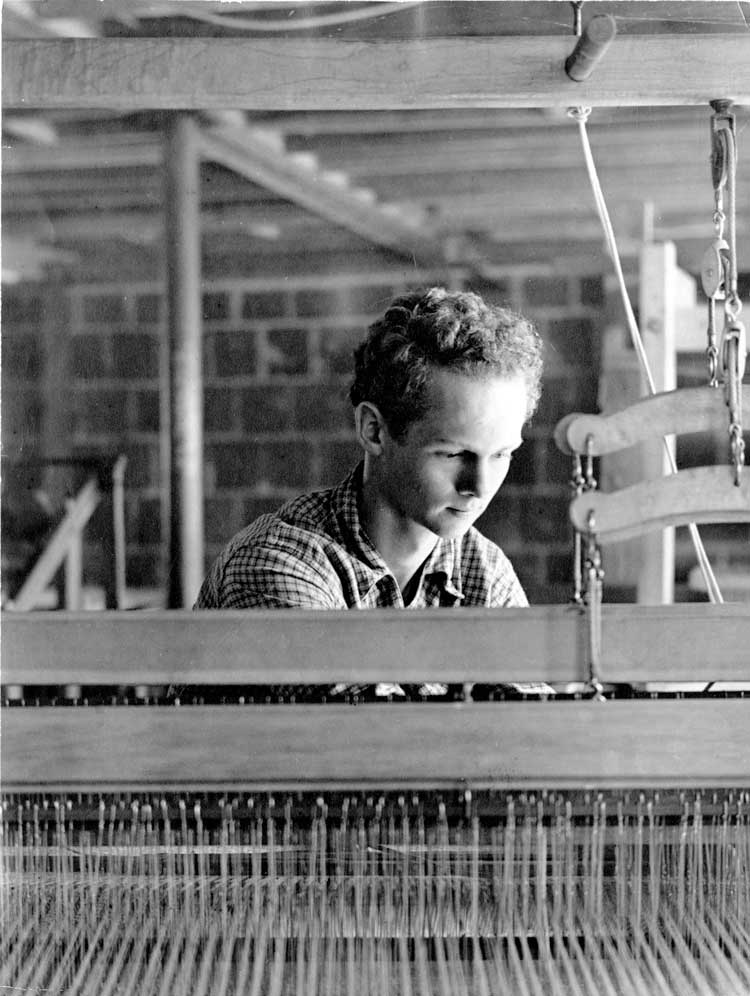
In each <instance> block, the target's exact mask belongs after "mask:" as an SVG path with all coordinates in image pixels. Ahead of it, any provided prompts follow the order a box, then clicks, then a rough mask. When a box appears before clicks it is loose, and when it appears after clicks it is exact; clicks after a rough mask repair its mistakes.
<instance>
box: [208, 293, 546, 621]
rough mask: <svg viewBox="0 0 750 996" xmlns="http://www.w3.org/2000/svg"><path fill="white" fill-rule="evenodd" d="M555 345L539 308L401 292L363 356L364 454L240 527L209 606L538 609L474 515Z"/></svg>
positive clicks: (497, 479)
mask: <svg viewBox="0 0 750 996" xmlns="http://www.w3.org/2000/svg"><path fill="white" fill-rule="evenodd" d="M541 353H542V350H541V341H540V339H539V336H538V335H537V333H536V331H535V330H534V328H533V327H532V325H531V324H530V323H529V322H528V321H527V320H526V319H524V318H522V317H521V316H519V315H516V314H513V313H512V312H510V311H508V310H506V309H504V308H500V307H492V306H490V305H487V304H485V303H484V301H483V300H482V299H481V298H480V297H479V296H478V295H476V294H473V293H451V292H448V291H446V290H444V289H442V288H439V287H433V288H432V289H430V290H428V291H427V292H426V293H415V294H409V295H405V296H403V297H400V298H398V299H397V300H396V301H394V303H393V304H392V305H391V306H390V307H389V308H388V310H387V311H386V313H385V315H384V316H383V318H381V319H379V320H378V321H376V322H375V323H374V324H373V325H372V326H371V327H370V329H369V331H368V334H367V337H366V338H365V340H364V342H362V344H361V345H360V346H359V347H358V349H357V350H356V352H355V374H354V382H353V384H352V386H351V390H350V398H351V401H352V404H353V406H354V420H355V426H356V433H357V439H358V441H359V443H360V445H361V447H362V450H363V453H364V459H363V460H362V462H361V463H360V464H359V465H358V466H357V467H356V468H355V469H354V470H353V471H352V472H351V473H350V474H349V476H348V477H347V478H346V479H345V480H344V481H343V482H342V483H341V484H339V485H338V486H337V487H334V488H331V489H329V490H326V491H320V492H317V493H313V494H309V495H303V496H301V497H299V498H295V499H293V500H292V501H289V502H287V503H286V504H285V505H283V506H282V507H281V508H280V509H279V510H278V511H277V512H275V513H272V514H269V515H263V516H261V517H260V518H259V519H257V520H256V521H255V522H253V523H252V524H251V525H249V526H247V527H246V528H245V529H243V530H242V531H241V532H240V533H238V534H237V535H236V536H235V537H234V538H233V539H232V540H231V541H230V542H229V544H228V545H227V547H226V548H225V549H224V551H223V552H222V553H221V554H220V556H219V557H218V558H217V560H216V561H215V563H214V564H213V566H212V568H211V570H210V572H209V574H208V576H207V577H206V579H205V581H204V583H203V585H202V587H201V590H200V593H199V595H198V600H197V602H196V605H195V608H307V609H343V608H382V607H405V606H408V607H412V608H426V607H431V606H462V605H473V606H477V605H479V606H521V605H526V604H527V601H526V596H525V594H524V591H523V589H522V587H521V585H520V583H519V581H518V578H517V577H516V574H515V572H514V570H513V568H512V566H511V564H510V562H509V561H508V559H507V558H506V557H505V555H504V554H503V553H502V551H501V550H500V548H499V547H498V546H496V545H495V544H494V543H492V542H491V541H490V540H488V539H486V538H485V537H484V536H482V535H481V534H480V533H479V532H478V531H477V530H476V529H475V528H474V525H473V524H474V522H475V521H476V519H477V518H478V517H479V516H480V515H481V514H482V512H483V511H484V510H485V508H486V507H487V506H488V505H489V503H490V501H491V500H492V498H493V497H494V495H495V494H496V492H497V490H498V488H499V487H500V485H501V484H502V482H503V480H504V479H505V476H506V474H507V473H508V468H509V466H510V460H511V457H512V454H513V451H514V450H515V449H516V448H517V447H518V446H520V444H521V441H522V437H521V430H522V427H523V425H524V423H525V422H526V421H527V420H528V419H529V417H530V416H531V415H532V413H533V412H534V410H535V408H536V405H537V402H538V399H539V393H540V384H541V370H542V358H541Z"/></svg>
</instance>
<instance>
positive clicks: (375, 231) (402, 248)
mask: <svg viewBox="0 0 750 996" xmlns="http://www.w3.org/2000/svg"><path fill="white" fill-rule="evenodd" d="M201 151H202V153H203V155H204V156H205V157H206V158H209V159H211V160H212V161H213V162H217V163H220V164H221V165H222V166H225V167H226V168H227V169H231V170H233V171H234V172H235V173H238V174H239V175H240V176H243V177H245V178H246V179H248V180H252V181H253V182H254V183H258V184H260V185H261V186H262V187H264V188H265V189H267V190H271V191H273V193H275V194H277V195H279V196H281V197H285V198H288V199H289V200H290V201H292V202H293V203H295V204H298V205H299V206H300V207H303V208H306V209H307V210H309V211H312V212H313V214H317V215H319V216H320V217H323V218H325V219H327V220H328V221H332V222H334V223H335V224H339V225H341V226H342V227H344V228H346V229H347V230H348V231H350V232H354V233H355V234H356V235H360V236H362V237H364V238H366V239H367V240H368V241H370V242H374V243H375V244H376V245H380V246H384V247H385V248H387V249H393V250H396V251H397V252H401V253H406V254H407V255H412V254H416V255H418V256H419V259H420V262H422V263H430V262H436V263H437V262H440V261H441V260H442V259H443V254H442V251H441V247H440V245H439V243H438V242H437V240H436V238H435V236H434V234H433V233H432V232H431V231H430V229H429V227H428V226H427V224H426V223H425V221H424V216H423V215H422V213H421V212H419V211H418V210H415V209H414V208H411V207H409V206H408V205H407V206H406V207H405V208H403V209H399V210H397V211H393V210H388V208H387V207H385V206H384V205H382V204H378V203H377V202H376V200H375V195H374V194H373V193H372V191H369V190H363V189H358V188H353V187H351V186H350V185H349V183H348V181H347V178H346V176H342V175H337V176H335V177H333V176H332V175H327V174H326V172H325V171H324V170H321V169H319V168H318V167H317V164H316V163H313V162H309V161H308V160H303V161H301V160H299V159H297V158H295V156H293V155H289V154H287V153H286V152H285V151H284V150H283V147H282V148H274V147H273V145H272V143H269V142H266V141H265V140H264V139H263V138H262V137H261V136H259V135H258V134H256V133H255V131H254V130H253V129H252V128H246V129H227V128H222V129H220V130H219V129H212V130H210V131H208V130H204V131H203V133H202V136H201Z"/></svg>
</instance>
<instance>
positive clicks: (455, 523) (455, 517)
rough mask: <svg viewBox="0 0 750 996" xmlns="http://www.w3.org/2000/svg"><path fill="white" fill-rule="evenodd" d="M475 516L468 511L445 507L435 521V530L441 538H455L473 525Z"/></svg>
mask: <svg viewBox="0 0 750 996" xmlns="http://www.w3.org/2000/svg"><path fill="white" fill-rule="evenodd" d="M476 519H477V516H476V515H474V514H471V515H470V514H469V513H468V512H457V511H454V510H453V509H447V510H446V511H445V513H444V514H443V515H441V517H440V520H439V521H438V522H436V523H435V528H434V529H433V532H435V533H436V534H437V535H438V536H439V537H440V538H441V539H455V538H456V537H458V536H463V535H464V533H466V532H468V531H469V529H471V527H472V526H473V525H474V522H475V521H476Z"/></svg>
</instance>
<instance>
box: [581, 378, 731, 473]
mask: <svg viewBox="0 0 750 996" xmlns="http://www.w3.org/2000/svg"><path fill="white" fill-rule="evenodd" d="M742 399H743V403H744V405H745V407H747V408H748V409H750V384H743V385H742ZM568 418H570V417H568ZM728 431H729V416H728V414H727V405H726V401H725V400H724V392H723V391H721V390H716V389H715V388H712V387H708V386H705V387H684V388H680V390H679V391H664V392H660V393H659V394H655V395H653V396H652V397H650V398H642V399H641V400H640V401H636V402H635V403H634V404H632V405H629V406H628V407H627V408H622V409H620V411H618V412H612V413H611V414H602V415H590V414H581V415H576V416H575V418H570V420H569V421H568V419H567V418H566V420H565V432H564V436H565V439H564V442H565V443H566V445H567V450H568V452H571V453H572V452H577V453H585V452H586V440H587V438H588V437H589V436H591V440H592V443H591V445H592V453H593V455H594V456H602V454H605V453H614V452H615V451H617V450H622V449H626V448H627V447H629V446H635V444H636V443H639V442H641V441H642V440H644V439H649V438H653V437H654V436H663V435H668V434H670V433H675V432H678V433H691V432H715V433H726V432H728Z"/></svg>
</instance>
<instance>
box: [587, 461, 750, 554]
mask: <svg viewBox="0 0 750 996" xmlns="http://www.w3.org/2000/svg"><path fill="white" fill-rule="evenodd" d="M592 512H593V515H594V525H593V529H594V532H595V533H596V535H597V537H598V538H599V539H600V540H625V539H631V538H632V537H634V536H640V535H641V534H642V533H646V532H651V531H652V530H655V529H665V528H666V527H667V526H686V525H689V524H690V523H691V522H695V523H701V522H750V474H745V475H744V476H743V477H742V479H741V483H740V486H739V487H737V486H736V485H735V483H734V469H733V468H732V467H730V466H728V465H724V464H722V465H720V466H716V467H693V468H691V469H690V470H681V471H679V472H678V473H676V474H668V475H667V476H665V477H659V478H655V479H654V480H649V481H640V482H639V483H638V484H633V485H631V486H630V487H627V488H621V489H620V490H619V491H612V492H609V493H605V492H602V491H586V492H584V493H583V494H581V495H578V496H577V497H576V498H574V499H573V501H572V502H571V504H570V519H571V521H572V523H573V525H574V526H575V528H576V529H577V530H579V531H580V532H584V533H585V532H587V531H588V528H589V515H590V514H591V513H592Z"/></svg>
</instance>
